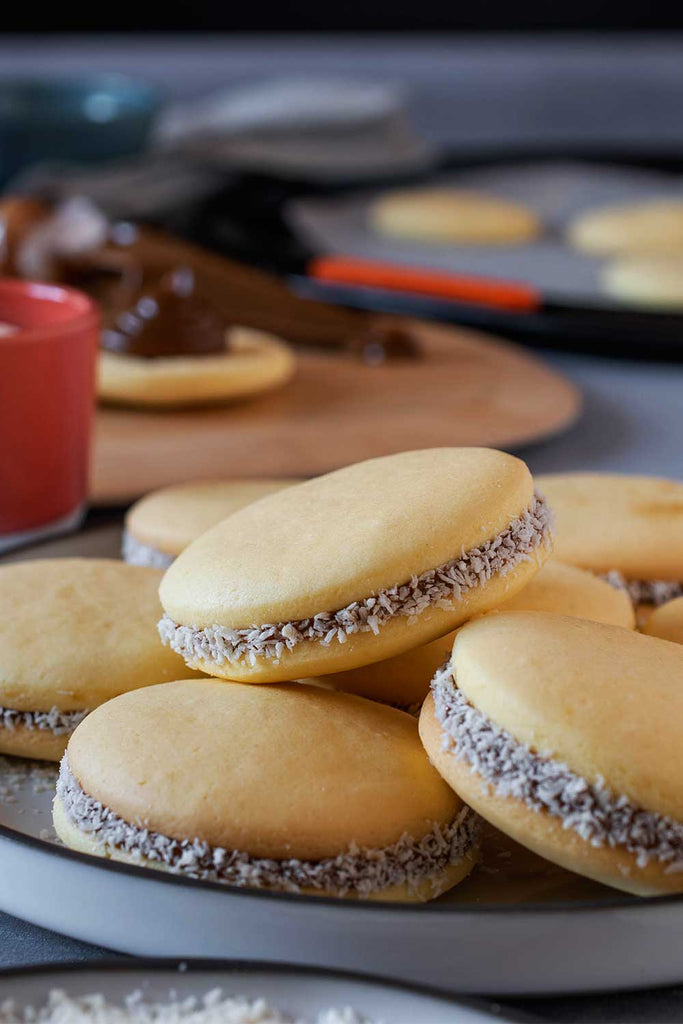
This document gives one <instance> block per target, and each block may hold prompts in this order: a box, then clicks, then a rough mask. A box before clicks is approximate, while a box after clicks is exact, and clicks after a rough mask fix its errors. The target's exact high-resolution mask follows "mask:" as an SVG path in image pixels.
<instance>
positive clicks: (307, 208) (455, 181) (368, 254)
mask: <svg viewBox="0 0 683 1024" xmlns="http://www.w3.org/2000/svg"><path fill="white" fill-rule="evenodd" d="M432 186H434V187H437V186H439V187H441V186H445V187H454V188H464V189H472V190H476V191H478V192H485V193H490V194H491V195H495V196H500V197H503V198H507V199H514V200H517V201H519V202H521V203H523V204H525V205H526V206H529V207H530V208H531V209H533V210H535V211H536V212H537V213H538V214H539V216H540V217H541V219H542V220H543V222H544V224H545V226H546V231H545V234H544V235H543V236H541V238H540V239H539V240H538V241H536V242H532V243H529V244H526V245H518V246H472V245H469V246H456V245H442V244H425V243H417V242H410V241H403V240H400V239H393V238H385V237H383V236H382V235H379V234H377V233H375V232H374V231H373V230H372V228H371V226H370V223H369V219H368V212H369V208H370V206H371V204H372V202H373V201H374V200H375V199H376V198H377V196H378V195H379V194H380V193H378V192H372V193H370V192H362V193H361V192H356V193H354V194H353V195H350V196H349V195H347V196H345V197H343V198H334V199H300V200H296V201H293V202H292V203H291V204H290V205H289V207H288V209H287V211H286V216H287V218H288V222H289V224H290V226H291V227H292V228H293V230H294V231H295V232H296V233H297V234H298V235H299V236H300V237H301V238H302V239H303V240H304V242H305V243H307V245H308V246H309V247H310V248H311V250H312V251H313V252H315V253H326V254H329V253H335V254H343V255H348V256H355V257H357V258H361V259H368V260H376V261H381V262H383V263H394V264H397V265H408V266H412V267H422V268H430V269H436V270H445V271H451V272H454V273H465V274H470V275H475V276H482V277H489V278H496V279H499V280H507V281H519V282H522V283H524V284H528V285H532V286H534V287H535V288H537V289H539V290H540V291H541V292H542V293H543V294H544V295H547V296H551V297H553V298H555V299H558V300H561V301H562V302H565V303H568V304H570V305H577V306H581V305H583V304H588V303H590V304H591V305H594V304H598V305H599V304H602V305H604V306H612V307H613V306H614V305H615V300H613V299H611V298H610V299H607V298H606V297H605V296H604V295H603V293H602V289H601V286H600V272H601V268H602V267H603V266H604V264H605V262H606V261H605V259H601V258H596V257H591V256H587V255H585V254H584V253H581V252H579V251H578V250H576V249H574V248H573V247H572V246H570V245H569V244H568V242H566V241H565V233H566V228H567V225H568V223H569V221H570V220H571V219H572V218H573V217H575V216H577V215H578V214H579V213H583V212H584V211H586V210H589V209H593V208H597V207H602V206H609V205H614V204H618V203H630V202H640V201H643V200H648V199H665V198H676V199H682V200H683V178H681V177H678V176H675V175H671V174H666V173H663V172H656V171H650V170H642V169H639V168H622V167H612V166H602V165H591V164H583V163H541V164H538V163H533V164H532V163H529V164H520V165H515V166H508V167H489V168H479V169H477V170H468V171H461V172H457V173H450V174H447V175H443V176H440V177H438V178H435V179H433V180H432V181H430V182H429V183H428V184H427V185H425V184H423V185H420V186H416V188H424V187H432Z"/></svg>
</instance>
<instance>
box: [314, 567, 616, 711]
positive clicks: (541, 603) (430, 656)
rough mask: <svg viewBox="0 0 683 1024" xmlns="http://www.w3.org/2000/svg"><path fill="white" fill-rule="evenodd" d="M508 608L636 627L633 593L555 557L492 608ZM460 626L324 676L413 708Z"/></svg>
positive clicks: (447, 654) (363, 693) (375, 697)
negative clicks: (392, 655)
mask: <svg viewBox="0 0 683 1024" xmlns="http://www.w3.org/2000/svg"><path fill="white" fill-rule="evenodd" d="M498 611H500V612H504V611H539V612H552V613H553V614H555V615H574V616H576V617H577V618H580V619H592V620H593V621H595V622H608V623H612V624H613V625H615V626H623V627H624V628H625V629H633V628H634V627H635V612H634V609H633V604H632V603H631V600H630V598H629V596H628V594H627V593H626V592H625V591H623V590H618V589H616V588H615V587H613V586H610V584H609V583H606V582H605V581H604V580H601V579H599V578H598V577H597V576H594V575H593V574H592V573H590V572H585V571H584V570H583V569H577V568H576V567H575V566H573V565H563V564H562V563H561V562H555V561H553V560H551V561H549V562H546V564H545V565H544V566H543V568H542V569H541V571H540V572H539V573H538V574H537V575H536V576H534V578H533V579H532V580H531V582H530V583H528V584H527V585H526V587H524V589H523V590H520V591H519V592H518V593H517V594H515V596H514V597H511V598H509V599H508V600H507V601H504V602H503V604H501V605H500V606H499V607H498V608H497V609H494V610H492V611H491V612H490V613H487V614H496V612H498ZM455 636H456V634H455V632H453V633H447V634H446V636H443V637H440V638H439V639H438V640H433V641H432V642H431V643H430V644H425V645H424V646H423V647H417V648H415V649H414V650H412V651H406V653H405V654H399V655H398V656H397V657H396V658H389V659H388V660H387V661H380V662H376V663H375V664H374V665H365V666H364V667H363V668H357V669H352V670H351V671H349V672H339V673H337V674H336V675H331V676H326V677H325V678H326V679H327V680H328V681H329V682H330V683H332V684H333V685H334V686H335V687H336V688H337V689H339V690H345V691H347V692H348V693H358V694H360V695H361V696H363V697H370V698H371V699H372V700H381V701H385V702H386V703H387V704H394V705H396V706H399V707H405V708H406V709H407V710H410V711H412V710H414V709H415V705H418V706H419V705H421V704H422V701H423V700H424V699H425V697H426V696H427V693H428V692H429V684H430V682H431V679H432V676H433V675H434V673H435V672H436V670H437V669H438V668H440V667H441V665H443V663H444V661H445V660H446V659H447V658H448V657H450V653H451V650H452V648H453V643H454V641H455Z"/></svg>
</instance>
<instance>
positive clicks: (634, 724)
mask: <svg viewBox="0 0 683 1024" xmlns="http://www.w3.org/2000/svg"><path fill="white" fill-rule="evenodd" d="M682 677H683V648H681V647H679V646H678V645H676V644H671V643H667V642H666V641H664V640H658V639H655V638H653V637H646V636H642V635H641V634H639V633H637V632H635V631H631V630H625V629H620V628H619V627H617V626H606V625H604V624H602V623H596V622H588V621H586V620H581V619H572V618H566V617H564V616H559V615H548V614H545V613H543V612H509V613H504V614H501V615H489V616H485V617H484V618H482V619H479V620H478V621H477V622H472V623H469V624H468V625H467V626H465V627H464V628H463V629H462V630H460V632H459V633H458V636H457V638H456V641H455V644H454V647H453V654H452V658H451V661H450V663H447V665H446V666H445V667H444V668H443V669H442V670H441V671H440V672H438V673H437V674H436V676H435V677H434V681H433V683H432V694H430V696H429V697H428V698H427V700H426V701H425V703H424V706H423V709H422V713H421V716H420V734H421V737H422V741H423V743H424V745H425V748H426V750H427V752H428V754H429V757H430V759H431V761H432V763H433V764H434V765H435V767H436V768H437V769H438V770H439V771H440V772H441V774H442V776H443V777H444V779H446V781H447V782H448V783H449V784H450V785H451V786H453V788H454V790H455V791H456V792H457V793H459V795H460V796H461V797H462V798H463V800H466V801H467V802H468V804H470V806H472V807H473V808H474V809H475V810H477V811H479V813H480V814H481V815H482V816H483V817H485V818H486V819H487V820H488V821H490V822H491V823H492V824H493V825H495V826H496V828H499V829H500V830H501V831H503V832H505V833H507V834H508V835H509V836H511V837H512V838H513V839H515V840H516V841H517V842H519V843H521V844H522V845H523V846H527V847H529V849H531V850H533V851H534V852H535V853H538V854H540V855H541V856H542V857H545V858H546V859H547V860H550V861H553V862H554V863H556V864H559V865H561V866H562V867H564V868H568V869H569V870H571V871H576V872H578V873H579V874H582V875H587V876H588V877H589V878H593V879H595V880H597V881H599V882H603V883H604V884H606V885H611V886H614V887H615V888H617V889H624V890H626V891H627V892H633V893H636V894H639V895H643V896H645V895H655V894H657V893H665V892H677V891H681V890H683V791H682V789H681V766H682V764H683V760H682V758H681V742H680V736H681V730H682V729H683V687H681V678H682Z"/></svg>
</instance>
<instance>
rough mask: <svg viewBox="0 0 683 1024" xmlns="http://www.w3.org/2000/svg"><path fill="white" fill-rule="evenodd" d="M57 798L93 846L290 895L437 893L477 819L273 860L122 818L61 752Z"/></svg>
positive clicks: (470, 814) (462, 815)
mask: <svg viewBox="0 0 683 1024" xmlns="http://www.w3.org/2000/svg"><path fill="white" fill-rule="evenodd" d="M57 796H58V797H59V800H60V801H61V804H62V807H63V808H64V811H65V813H66V815H67V818H68V819H69V821H70V822H71V823H72V824H73V825H75V826H76V827H77V828H78V829H79V830H80V831H82V832H85V833H87V834H88V836H89V837H90V838H91V839H92V840H94V842H95V843H97V845H98V846H102V847H107V848H110V849H114V850H118V851H119V852H121V853H126V854H130V855H132V856H133V857H139V858H140V859H141V860H144V861H147V862H150V863H151V864H152V866H153V865H154V864H157V865H159V866H160V867H161V866H163V867H166V868H169V869H170V870H171V871H174V872H178V873H179V874H183V875H187V876H189V877H191V878H201V879H203V880H205V881H214V882H224V883H228V884H230V885H236V886H251V887H255V888H274V889H284V890H286V891H289V892H299V891H300V890H301V889H314V890H318V891H320V892H326V893H332V894H335V895H340V896H344V895H346V894H348V893H355V894H357V895H359V896H369V895H370V894H371V893H373V892H379V891H381V890H382V889H387V888H389V887H390V886H397V885H406V886H407V887H408V889H409V890H414V889H416V888H417V887H418V886H420V885H421V884H422V883H424V882H425V881H430V880H431V881H432V882H433V884H434V890H435V893H438V892H439V891H440V885H441V882H442V880H443V874H444V872H445V871H446V869H447V868H448V867H449V866H450V865H455V864H459V863H460V861H461V860H462V859H463V858H464V857H466V856H468V855H471V854H472V853H473V852H474V848H475V847H476V844H477V842H478V832H479V818H478V816H477V815H476V814H475V813H474V811H471V810H470V808H469V807H463V808H462V809H461V810H460V812H459V814H458V816H457V817H456V819H455V820H454V821H453V822H451V823H450V824H449V825H445V826H444V825H438V824H435V825H434V826H433V828H432V830H431V831H430V832H428V833H427V834H426V835H425V836H423V837H422V838H421V839H419V840H415V839H413V837H412V836H409V835H407V834H404V835H403V836H401V838H400V839H399V840H398V841H397V842H396V843H394V844H393V845H392V846H387V847H384V848H382V849H377V850H364V849H361V848H359V847H357V846H355V845H353V844H352V845H351V846H349V849H348V850H347V851H346V852H344V853H340V854H339V855H338V856H336V857H331V858H327V859H325V860H319V861H304V860H297V859H293V858H291V859H288V860H274V859H266V858H263V857H252V856H250V855H249V854H248V853H245V852H243V851H240V850H227V849H224V848H222V847H218V846H210V845H209V844H208V843H206V842H203V841H202V840H199V839H172V838H171V837H170V836H165V835H163V834H162V833H159V832H152V831H150V830H149V829H146V828H142V827H138V826H137V825H133V824H131V823H130V822H127V821H124V819H123V818H120V817H119V816H118V815H117V814H115V813H114V812H113V811H111V810H109V809H108V808H107V807H105V806H103V804H101V803H100V802H99V801H98V800H95V799H94V798H93V797H91V796H89V795H88V794H87V793H85V792H84V790H83V789H82V788H81V786H80V785H79V783H78V781H77V780H76V778H75V776H74V775H73V774H72V772H71V770H70V768H69V763H68V760H67V757H66V756H65V757H64V758H63V760H62V763H61V767H60V772H59V780H58V783H57Z"/></svg>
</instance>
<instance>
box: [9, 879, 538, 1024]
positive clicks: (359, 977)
mask: <svg viewBox="0 0 683 1024" xmlns="http://www.w3.org/2000/svg"><path fill="white" fill-rule="evenodd" d="M143 870H144V869H143ZM96 971H102V972H103V973H104V974H126V973H128V972H133V971H147V972H149V973H151V974H164V973H172V972H175V973H176V974H178V975H180V976H181V977H185V976H187V975H190V974H196V975H202V974H209V973H214V972H219V971H225V972H226V973H231V974H236V975H237V974H247V973H250V972H255V971H263V972H264V973H267V974H282V975H286V976H291V975H296V974H304V975H307V976H310V977H312V978H320V979H328V980H330V981H353V982H358V983H362V984H367V985H375V986H378V987H380V988H387V989H392V990H394V991H395V992H398V993H400V992H403V993H407V994H410V995H414V996H420V997H425V998H428V999H435V1000H439V1001H440V1002H443V1003H448V1004H449V1005H452V1006H454V1007H457V1006H464V1007H467V1008H468V1009H472V1010H479V1011H481V1012H483V1013H488V1014H490V1015H491V1017H498V1018H500V1019H501V1020H502V1021H510V1024H531V1022H533V1021H536V1020H537V1018H536V1017H533V1016H530V1015H529V1014H527V1013H525V1012H524V1011H523V1010H520V1009H518V1008H517V1007H513V1008H509V1009H508V1007H507V1006H506V1007H502V1006H501V1005H500V1002H499V1000H498V999H495V998H493V999H491V1000H490V1001H487V1000H486V999H483V998H480V997H477V996H469V995H455V994H454V993H451V992H448V991H446V990H444V989H440V988H438V987H436V986H433V985H422V984H417V983H412V982H408V981H401V980H399V979H395V978H387V977H382V976H381V975H379V974H373V973H371V972H365V971H352V970H348V969H344V968H341V969H339V970H337V969H335V968H333V967H321V966H317V965H315V964H293V963H288V962H285V961H280V960H277V961H269V960H246V959H243V958H237V959H232V958H230V957H226V958H221V957H147V956H146V957H128V958H125V959H124V958H123V957H122V958H118V959H114V958H112V957H103V958H102V959H101V960H97V959H94V960H85V961H84V960H63V961H59V962H57V963H39V964H22V965H20V966H18V967H0V982H2V981H12V980H13V979H18V980H19V979H21V978H24V977H26V978H31V977H36V976H40V977H45V978H48V977H49V976H50V975H66V976H74V975H78V974H87V973H91V972H96Z"/></svg>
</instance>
